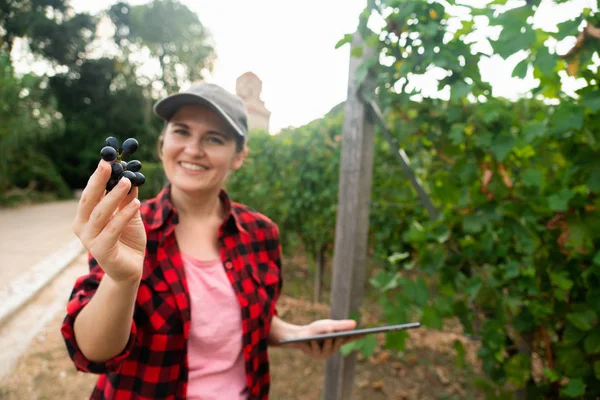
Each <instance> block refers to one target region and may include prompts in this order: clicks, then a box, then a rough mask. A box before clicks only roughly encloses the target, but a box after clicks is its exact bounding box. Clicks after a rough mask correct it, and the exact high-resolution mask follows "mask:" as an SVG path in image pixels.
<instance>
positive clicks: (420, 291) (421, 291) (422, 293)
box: [404, 278, 429, 307]
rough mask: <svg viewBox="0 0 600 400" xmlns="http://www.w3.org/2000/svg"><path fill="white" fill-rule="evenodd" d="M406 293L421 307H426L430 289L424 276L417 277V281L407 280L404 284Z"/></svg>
mask: <svg viewBox="0 0 600 400" xmlns="http://www.w3.org/2000/svg"><path fill="white" fill-rule="evenodd" d="M404 294H405V296H406V297H407V298H408V299H410V300H411V301H412V302H413V304H415V305H417V306H419V307H424V306H425V305H426V304H427V300H429V291H428V290H427V285H426V284H425V281H424V280H423V278H419V279H417V281H416V282H407V283H406V285H404Z"/></svg>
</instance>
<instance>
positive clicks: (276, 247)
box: [269, 224, 283, 316]
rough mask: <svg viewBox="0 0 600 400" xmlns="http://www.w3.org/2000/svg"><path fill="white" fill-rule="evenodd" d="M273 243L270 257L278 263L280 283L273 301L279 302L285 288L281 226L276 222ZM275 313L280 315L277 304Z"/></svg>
mask: <svg viewBox="0 0 600 400" xmlns="http://www.w3.org/2000/svg"><path fill="white" fill-rule="evenodd" d="M272 235H273V236H272V243H273V246H271V248H270V250H269V251H270V258H271V260H272V261H273V262H274V263H275V265H277V273H278V275H279V276H278V278H279V280H278V283H277V286H276V291H275V295H274V296H273V302H274V303H275V304H277V300H278V299H279V296H280V295H281V290H282V288H283V274H282V272H281V267H282V265H281V264H282V262H281V254H282V251H281V242H280V240H279V227H278V226H277V225H276V224H273V231H272ZM275 315H277V316H279V312H278V311H277V306H275Z"/></svg>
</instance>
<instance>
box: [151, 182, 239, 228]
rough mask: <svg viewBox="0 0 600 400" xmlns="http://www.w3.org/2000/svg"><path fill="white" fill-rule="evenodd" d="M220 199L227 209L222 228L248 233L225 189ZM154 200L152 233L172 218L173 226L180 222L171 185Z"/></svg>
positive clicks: (222, 190)
mask: <svg viewBox="0 0 600 400" xmlns="http://www.w3.org/2000/svg"><path fill="white" fill-rule="evenodd" d="M219 199H220V200H221V203H223V206H224V207H225V218H224V219H223V223H222V225H221V228H222V229H226V228H227V227H228V226H234V227H235V228H236V229H237V230H238V231H239V232H242V233H247V231H246V229H244V226H243V224H242V217H241V215H240V210H238V209H237V207H234V203H233V202H232V201H231V199H230V197H229V195H228V194H227V192H226V191H225V190H224V189H221V191H220V192H219ZM153 200H154V201H155V208H154V215H153V216H152V217H151V218H150V220H149V221H148V222H147V225H148V229H149V230H150V231H153V230H157V229H160V228H161V227H163V226H164V225H165V224H166V223H167V221H169V220H170V219H171V218H172V220H171V223H172V224H177V223H178V222H179V214H178V213H177V210H176V209H175V206H173V203H172V202H171V184H170V183H167V184H166V185H165V187H164V188H163V189H162V190H161V191H160V193H158V195H157V196H156V197H155V198H154V199H153ZM232 221H233V223H232Z"/></svg>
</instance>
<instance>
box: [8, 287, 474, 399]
mask: <svg viewBox="0 0 600 400" xmlns="http://www.w3.org/2000/svg"><path fill="white" fill-rule="evenodd" d="M279 308H280V313H281V315H282V317H283V318H285V319H286V320H288V321H291V322H295V323H306V322H310V321H312V320H313V319H315V318H324V317H326V316H327V313H328V310H327V307H325V306H323V305H312V304H310V303H309V302H307V301H303V300H297V299H293V298H290V297H285V296H284V297H282V298H281V300H280V302H279ZM61 321H62V315H61V313H58V314H56V315H55V316H54V317H53V318H52V319H51V321H50V322H49V323H48V324H47V325H46V326H45V327H44V329H42V330H40V331H39V332H38V333H37V334H36V336H35V338H34V339H33V340H32V341H31V342H30V344H29V346H28V350H27V352H26V353H25V355H24V356H23V357H22V358H21V359H20V360H19V362H18V364H17V367H16V369H15V370H14V372H13V373H12V374H11V375H10V376H8V377H6V378H5V379H3V380H0V399H2V400H22V399H31V400H34V399H38V400H50V399H61V398H62V399H69V400H78V399H81V400H84V399H87V398H88V396H89V393H90V391H91V389H92V387H93V385H94V383H95V381H96V378H97V377H96V376H94V375H91V374H83V373H81V372H77V371H75V369H74V367H73V365H72V363H71V361H70V359H69V358H68V357H67V354H66V350H65V346H64V343H63V340H62V337H61V336H60V331H59V329H60V324H61ZM411 338H412V339H411V340H410V341H409V344H408V346H407V349H406V351H405V352H404V353H398V352H392V351H389V350H385V349H383V348H382V347H379V348H378V349H377V350H376V351H375V353H374V354H373V356H372V357H371V358H369V359H365V358H364V357H359V361H358V363H357V367H356V376H355V392H354V398H355V399H357V400H362V399H368V400H378V399H396V400H400V399H419V400H428V399H431V400H433V399H481V398H482V396H481V395H479V394H478V393H477V392H476V391H475V389H474V388H473V385H472V383H471V380H470V378H472V375H473V374H474V372H473V370H472V369H471V368H467V369H464V370H462V369H460V368H457V367H456V363H455V355H454V350H453V342H454V340H457V339H458V340H461V341H465V339H464V338H463V337H462V336H461V335H459V334H457V333H440V332H435V331H429V330H426V329H423V330H418V331H417V330H415V331H413V332H411ZM379 339H380V340H379V342H380V345H382V344H383V338H379ZM465 343H466V344H467V348H468V349H469V357H470V358H471V359H474V352H475V348H474V346H472V345H470V344H469V343H467V342H466V341H465ZM269 353H270V357H271V371H272V372H271V375H272V382H273V383H272V389H271V396H270V398H272V399H275V400H296V399H297V400H300V399H302V400H306V399H308V400H312V399H314V400H318V399H320V394H321V393H320V392H321V388H322V386H323V374H324V366H325V363H324V362H323V361H318V360H313V359H310V358H308V357H306V356H304V355H303V354H302V353H300V352H298V351H294V350H285V349H279V348H273V349H270V351H269Z"/></svg>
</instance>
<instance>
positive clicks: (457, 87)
mask: <svg viewBox="0 0 600 400" xmlns="http://www.w3.org/2000/svg"><path fill="white" fill-rule="evenodd" d="M469 93H471V85H469V84H468V83H466V82H465V81H458V82H457V83H455V84H454V85H452V88H451V90H450V100H458V99H463V98H465V97H467V95H468V94H469Z"/></svg>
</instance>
